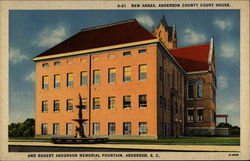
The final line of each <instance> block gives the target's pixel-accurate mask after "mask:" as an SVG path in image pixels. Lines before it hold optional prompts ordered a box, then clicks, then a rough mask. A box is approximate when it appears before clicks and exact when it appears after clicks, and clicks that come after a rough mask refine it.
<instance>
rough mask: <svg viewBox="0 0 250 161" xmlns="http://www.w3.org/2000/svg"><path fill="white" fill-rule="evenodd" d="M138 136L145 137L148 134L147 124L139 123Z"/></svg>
mask: <svg viewBox="0 0 250 161" xmlns="http://www.w3.org/2000/svg"><path fill="white" fill-rule="evenodd" d="M142 128H145V129H144V130H145V131H144V130H143V131H142ZM138 131H139V135H147V133H148V125H147V122H139V129H138Z"/></svg>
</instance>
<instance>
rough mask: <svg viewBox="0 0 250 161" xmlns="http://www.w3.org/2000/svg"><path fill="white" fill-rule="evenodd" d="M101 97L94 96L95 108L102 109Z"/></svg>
mask: <svg viewBox="0 0 250 161" xmlns="http://www.w3.org/2000/svg"><path fill="white" fill-rule="evenodd" d="M100 101H101V100H100V97H94V98H93V110H100V108H101V103H100ZM97 102H99V105H98V104H96V103H97Z"/></svg>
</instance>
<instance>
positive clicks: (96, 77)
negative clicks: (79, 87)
mask: <svg viewBox="0 0 250 161" xmlns="http://www.w3.org/2000/svg"><path fill="white" fill-rule="evenodd" d="M93 81H94V82H93V83H94V84H100V70H94V80H93Z"/></svg>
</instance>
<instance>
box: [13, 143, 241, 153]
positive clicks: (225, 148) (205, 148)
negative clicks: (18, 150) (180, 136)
mask: <svg viewBox="0 0 250 161" xmlns="http://www.w3.org/2000/svg"><path fill="white" fill-rule="evenodd" d="M9 145H22V146H52V147H78V148H79V147H82V148H99V149H100V148H106V149H107V148H110V149H135V150H136V149H143V150H145V149H146V150H159V151H195V152H239V151H240V146H239V145H190V144H189V145H183V144H182V145H180V144H174V145H173V144H172V145H170V144H139V143H138V144H128V143H119V144H112V143H106V144H52V143H50V142H34V141H33V142H31V141H29V142H27V141H11V142H9Z"/></svg>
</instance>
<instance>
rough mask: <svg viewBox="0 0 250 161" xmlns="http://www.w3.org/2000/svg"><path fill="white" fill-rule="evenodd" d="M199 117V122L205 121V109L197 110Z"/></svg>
mask: <svg viewBox="0 0 250 161" xmlns="http://www.w3.org/2000/svg"><path fill="white" fill-rule="evenodd" d="M197 116H198V118H197V120H198V121H202V120H203V109H198V110H197Z"/></svg>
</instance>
